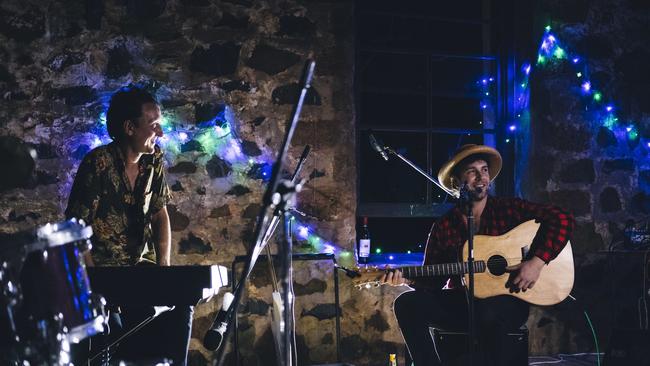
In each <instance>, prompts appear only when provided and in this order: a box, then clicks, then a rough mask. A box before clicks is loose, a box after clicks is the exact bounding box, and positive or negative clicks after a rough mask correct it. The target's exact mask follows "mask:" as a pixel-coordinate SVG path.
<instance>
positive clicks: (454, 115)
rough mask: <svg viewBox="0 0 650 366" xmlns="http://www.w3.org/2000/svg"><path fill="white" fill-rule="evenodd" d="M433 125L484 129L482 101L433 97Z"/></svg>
mask: <svg viewBox="0 0 650 366" xmlns="http://www.w3.org/2000/svg"><path fill="white" fill-rule="evenodd" d="M431 104H432V105H431V108H432V110H433V113H432V114H433V121H432V124H433V127H446V128H462V129H482V128H483V110H482V109H481V102H480V101H479V100H477V99H473V98H449V97H433V99H432V103H431Z"/></svg>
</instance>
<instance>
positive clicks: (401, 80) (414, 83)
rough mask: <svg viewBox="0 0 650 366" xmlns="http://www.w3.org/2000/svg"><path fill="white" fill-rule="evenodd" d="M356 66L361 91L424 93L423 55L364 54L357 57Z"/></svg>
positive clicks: (424, 57)
mask: <svg viewBox="0 0 650 366" xmlns="http://www.w3.org/2000/svg"><path fill="white" fill-rule="evenodd" d="M358 65H359V67H358V69H357V70H358V72H360V73H361V79H360V83H361V85H363V90H369V89H381V90H390V89H399V90H405V91H409V92H410V93H424V92H426V87H427V77H426V71H427V57H426V56H424V55H405V54H389V53H369V52H365V53H363V54H362V55H360V56H359V60H358Z"/></svg>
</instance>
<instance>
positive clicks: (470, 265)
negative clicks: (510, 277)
mask: <svg viewBox="0 0 650 366" xmlns="http://www.w3.org/2000/svg"><path fill="white" fill-rule="evenodd" d="M371 136H372V135H371ZM373 140H374V141H376V140H375V139H374V137H373V138H372V139H371V145H373V143H374V141H373ZM377 147H379V150H378V152H379V153H380V154H381V153H382V152H384V153H388V154H391V155H395V156H397V157H398V158H399V159H400V160H402V161H403V162H405V163H406V164H408V165H409V166H410V167H411V168H413V169H415V170H416V171H417V172H418V173H420V174H422V175H423V176H424V177H426V178H427V179H428V180H430V181H431V182H432V183H433V184H435V185H436V186H438V188H440V189H442V190H443V191H445V193H447V194H449V195H450V196H453V197H456V198H459V199H460V201H461V204H462V205H464V206H465V207H467V212H466V215H467V227H468V230H469V235H468V240H467V249H468V250H467V252H468V254H467V275H468V278H469V281H468V282H469V283H468V285H467V287H468V295H467V313H468V314H467V321H468V330H467V337H468V342H469V364H470V365H471V366H474V344H475V342H474V340H475V332H476V331H475V329H474V328H475V326H474V272H475V271H474V211H473V210H472V209H473V202H472V197H471V192H469V189H468V187H467V184H465V185H463V187H462V188H461V190H460V192H458V193H457V192H454V191H452V190H449V189H447V188H445V187H443V186H442V184H440V182H438V180H437V179H435V178H434V177H432V176H430V175H429V174H427V172H425V171H424V170H422V169H421V168H420V167H418V166H417V165H415V163H413V162H412V161H410V160H409V159H407V158H405V157H404V156H403V155H402V154H400V153H398V152H397V151H395V150H394V149H392V148H391V147H388V146H381V145H379V144H377ZM373 148H376V147H375V146H373ZM382 156H383V154H382Z"/></svg>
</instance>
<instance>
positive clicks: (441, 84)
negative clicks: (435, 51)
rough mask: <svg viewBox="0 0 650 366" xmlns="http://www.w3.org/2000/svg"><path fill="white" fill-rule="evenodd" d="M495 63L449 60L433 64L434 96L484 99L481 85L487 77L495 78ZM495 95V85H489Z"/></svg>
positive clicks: (441, 60)
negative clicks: (448, 95) (463, 96)
mask: <svg viewBox="0 0 650 366" xmlns="http://www.w3.org/2000/svg"><path fill="white" fill-rule="evenodd" d="M495 73H496V70H495V62H494V61H486V60H468V59H459V58H447V59H438V60H434V61H433V62H432V63H431V77H432V81H433V83H432V85H433V94H443V95H444V94H450V93H451V94H460V95H474V96H480V97H483V95H482V94H481V91H482V90H483V89H482V88H483V86H482V85H480V84H479V83H480V82H481V80H482V79H483V78H485V77H488V78H489V77H495V76H496V75H495ZM489 85H490V88H491V89H492V90H490V91H491V92H492V93H494V91H495V90H494V88H495V87H494V85H495V83H494V82H492V83H490V84H489Z"/></svg>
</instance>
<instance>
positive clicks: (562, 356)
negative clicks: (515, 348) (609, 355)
mask: <svg viewBox="0 0 650 366" xmlns="http://www.w3.org/2000/svg"><path fill="white" fill-rule="evenodd" d="M600 355H601V353H570V354H567V353H560V354H558V357H557V358H556V357H550V356H539V357H530V358H531V359H533V358H550V360H548V361H537V362H531V363H529V364H528V365H529V366H530V365H550V364H556V363H561V362H564V361H566V357H578V356H597V357H599V356H600Z"/></svg>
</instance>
